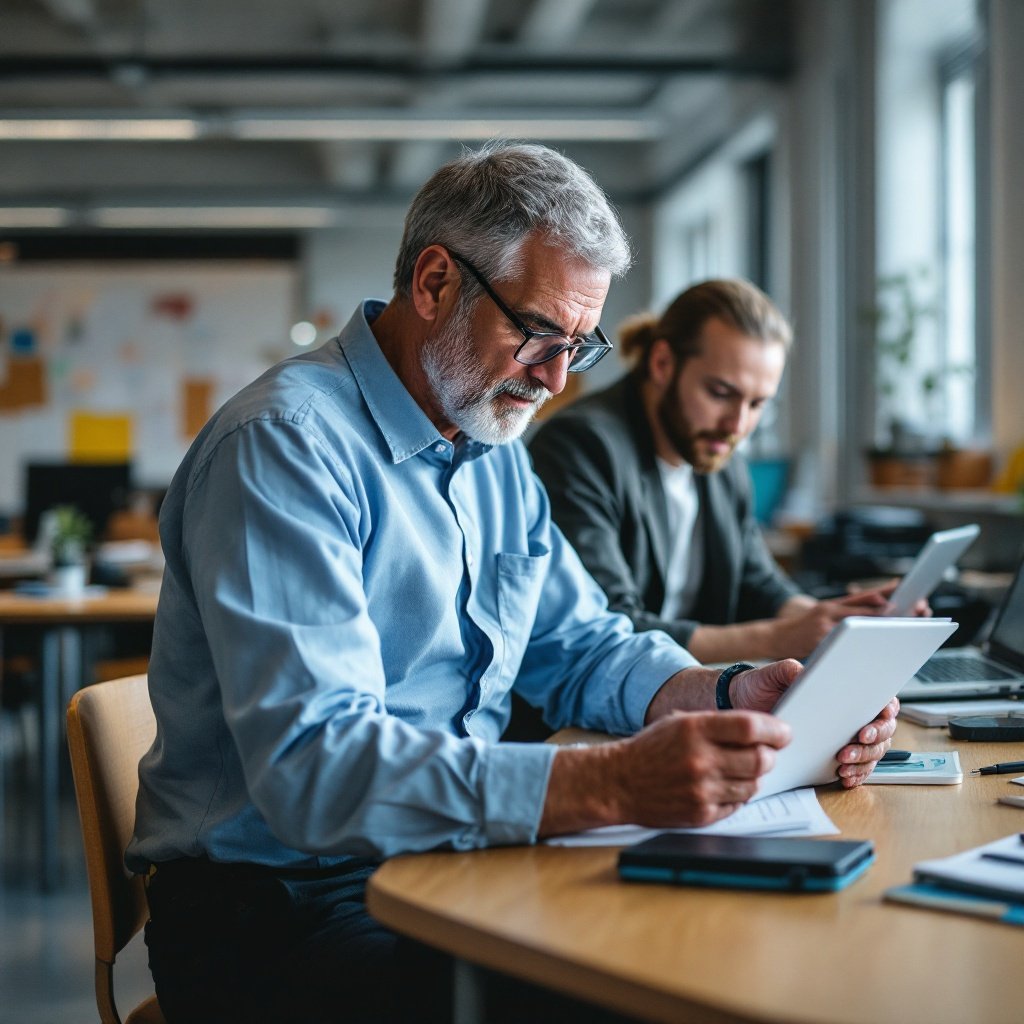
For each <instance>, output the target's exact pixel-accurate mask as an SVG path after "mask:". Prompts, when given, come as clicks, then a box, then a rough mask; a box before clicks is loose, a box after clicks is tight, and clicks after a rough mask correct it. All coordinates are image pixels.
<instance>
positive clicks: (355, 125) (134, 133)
mask: <svg viewBox="0 0 1024 1024" xmlns="http://www.w3.org/2000/svg"><path fill="white" fill-rule="evenodd" d="M663 133H664V125H663V124H662V122H661V121H660V120H658V119H655V118H649V117H646V118H631V117H618V116H609V117H599V116H590V117H587V116H582V117H577V116H575V115H574V114H572V113H566V112H564V111H562V112H559V113H557V114H551V115H549V116H548V117H532V116H528V115H527V116H510V115H504V116H502V115H500V114H498V115H494V116H491V115H488V114H473V115H469V116H466V115H461V114H458V113H453V114H451V115H450V116H445V117H395V116H393V115H392V113H391V112H388V111H384V112H381V114H380V115H376V114H374V113H367V112H366V111H365V110H360V111H359V112H358V113H357V114H353V113H352V112H351V111H345V112H338V113H337V114H333V115H332V114H329V113H326V114H325V113H321V112H318V111H313V112H310V111H305V112H302V111H299V112H295V113H294V114H292V115H291V116H289V115H288V114H287V113H285V114H282V113H281V112H279V111H267V112H249V113H239V114H236V115H234V116H232V115H217V116H206V117H181V116H172V115H170V114H168V115H167V116H165V117H125V116H123V115H117V114H112V115H110V116H104V115H102V114H97V113H95V112H94V113H92V114H89V115H83V116H75V115H74V114H72V113H70V112H62V113H61V114H59V115H54V116H52V117H39V116H36V115H28V114H24V113H22V112H20V111H19V112H18V113H17V115H12V114H8V115H7V116H6V117H5V116H3V115H2V114H0V141H21V142H33V141H34V142H39V141H44V142H45V141H78V142H117V141H122V142H125V141H130V142H146V141H150V142H191V141H193V140H197V139H202V138H228V139H240V140H245V141H268V142H278V141H297V142H316V141H324V142H335V141H364V142H417V141H423V142H435V141H445V140H449V139H454V140H457V141H460V142H471V141H479V140H482V139H489V138H493V137H496V136H500V137H504V138H510V137H511V138H520V139H541V140H548V141H593V142H644V141H647V140H651V139H657V138H659V137H661V135H662V134H663Z"/></svg>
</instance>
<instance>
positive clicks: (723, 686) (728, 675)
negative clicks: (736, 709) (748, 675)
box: [715, 661, 754, 711]
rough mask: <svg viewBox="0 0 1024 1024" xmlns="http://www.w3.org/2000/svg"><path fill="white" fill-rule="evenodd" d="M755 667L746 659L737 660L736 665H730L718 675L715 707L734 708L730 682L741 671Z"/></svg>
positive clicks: (723, 709)
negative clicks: (730, 694)
mask: <svg viewBox="0 0 1024 1024" xmlns="http://www.w3.org/2000/svg"><path fill="white" fill-rule="evenodd" d="M753 667H754V666H753V665H748V664H747V663H746V662H745V661H737V662H736V664H735V665H730V666H729V667H728V668H727V669H725V671H723V672H722V674H721V675H720V676H719V677H718V682H717V683H715V707H717V708H718V710H719V711H731V710H732V701H731V700H729V684H730V683H731V682H732V678H733V676H738V675H739V674H740V673H741V672H747V671H749V670H750V669H752V668H753Z"/></svg>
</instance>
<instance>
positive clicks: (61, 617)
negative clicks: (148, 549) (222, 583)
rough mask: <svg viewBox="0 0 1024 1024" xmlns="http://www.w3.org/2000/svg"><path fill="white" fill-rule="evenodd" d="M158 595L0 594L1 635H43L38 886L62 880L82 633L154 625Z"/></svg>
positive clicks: (80, 681)
mask: <svg viewBox="0 0 1024 1024" xmlns="http://www.w3.org/2000/svg"><path fill="white" fill-rule="evenodd" d="M156 605H157V591H156V590H155V589H152V588H149V589H142V590H108V591H105V592H103V593H100V594H86V595H83V596H82V597H77V598H59V597H35V596H28V595H25V594H19V593H17V592H14V591H2V592H0V630H8V629H16V628H22V629H29V628H33V629H37V630H38V631H39V635H40V677H41V679H40V685H39V688H38V689H37V691H36V702H37V706H38V709H39V883H40V886H41V887H42V888H43V889H44V890H49V889H52V888H53V886H54V885H55V883H56V880H57V864H58V856H57V854H58V849H57V834H58V832H57V830H58V818H59V811H58V780H59V767H60V742H61V736H62V727H63V721H64V715H63V711H64V707H65V706H66V705H67V702H68V701H69V700H70V699H71V695H72V694H73V693H74V692H75V690H77V689H79V688H80V687H81V686H82V685H83V683H84V682H85V680H86V675H85V668H84V666H83V658H82V634H83V632H84V630H86V629H87V628H88V627H90V626H95V625H112V624H119V623H127V622H152V621H153V618H154V616H155V615H156Z"/></svg>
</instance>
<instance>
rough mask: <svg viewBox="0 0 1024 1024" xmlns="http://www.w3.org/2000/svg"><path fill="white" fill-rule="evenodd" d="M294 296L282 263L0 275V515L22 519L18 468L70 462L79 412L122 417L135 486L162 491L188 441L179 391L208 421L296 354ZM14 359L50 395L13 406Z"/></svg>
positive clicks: (24, 269) (114, 266)
mask: <svg viewBox="0 0 1024 1024" xmlns="http://www.w3.org/2000/svg"><path fill="white" fill-rule="evenodd" d="M297 295H298V268H297V267H296V265H294V264H292V263H289V262H285V261H273V262H271V261H259V262H257V261H253V262H248V261H230V262H222V261H209V262H207V261H201V262H181V261H174V262H153V263H145V264H141V265H140V264H137V263H127V264H125V263H92V262H90V263H45V264H43V263H40V264H32V265H15V266H10V267H2V268H0V394H6V395H7V398H8V401H7V402H6V403H0V510H2V511H6V512H10V513H17V512H19V511H20V510H21V508H22V507H23V504H24V495H23V493H22V489H23V479H22V477H23V471H22V465H23V463H24V462H25V461H40V460H42V461H62V460H64V459H66V458H67V457H68V452H69V445H70V438H69V430H70V429H71V423H72V418H73V416H74V414H75V413H83V412H85V413H93V414H109V415H113V416H127V417H128V418H129V419H130V421H131V439H132V440H131V448H132V460H133V464H134V479H135V481H136V482H137V483H138V484H140V485H143V486H153V487H157V486H164V485H166V484H167V483H168V482H169V481H170V479H171V476H172V475H173V473H174V471H175V469H176V468H177V466H178V464H179V462H180V461H181V459H182V457H183V456H184V454H185V451H186V450H187V448H188V444H189V442H190V437H189V434H188V430H187V429H186V427H187V424H186V422H185V413H184V405H185V402H184V393H185V389H186V387H187V386H188V384H189V383H190V382H196V381H199V382H201V383H202V385H203V386H204V388H205V391H204V393H208V394H209V396H210V403H209V404H210V411H211V412H212V411H213V410H215V409H216V408H217V407H219V406H220V405H221V404H223V402H224V401H225V400H226V399H227V398H229V397H230V396H231V395H232V394H234V393H235V392H236V391H238V390H239V389H240V388H241V387H242V386H244V385H245V384H247V383H248V382H249V381H250V380H252V379H253V378H255V377H257V376H258V375H259V374H260V373H262V372H263V371H264V370H265V369H266V368H267V367H269V366H270V365H272V364H273V363H275V362H277V361H279V360H280V359H283V358H286V357H287V356H289V355H292V354H294V353H295V352H297V351H298V350H297V349H296V348H295V346H294V345H292V344H291V342H290V341H289V340H288V331H289V328H290V327H291V325H292V324H293V323H294V322H295V320H296V319H297V318H298V316H297V309H298V302H297ZM16 361H21V362H20V367H21V368H23V367H25V366H26V365H27V363H28V362H31V361H36V362H37V363H39V364H40V372H41V374H42V380H43V391H44V392H45V393H44V394H42V396H41V397H40V396H39V395H35V394H33V395H32V396H30V397H28V398H26V399H25V401H26V402H27V403H28V404H25V405H19V404H18V403H17V402H15V403H13V407H12V403H11V401H10V395H11V389H10V386H8V387H7V390H6V392H5V391H4V386H5V383H7V384H8V385H10V382H11V381H13V380H15V377H14V376H12V369H13V370H18V369H19V367H18V366H14V363H15V362H16Z"/></svg>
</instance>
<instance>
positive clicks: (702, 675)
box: [644, 666, 719, 725]
mask: <svg viewBox="0 0 1024 1024" xmlns="http://www.w3.org/2000/svg"><path fill="white" fill-rule="evenodd" d="M718 675H719V673H718V670H717V669H713V668H702V667H700V666H695V667H694V668H684V669H683V670H682V671H681V672H677V673H676V674H675V675H674V676H671V677H670V678H668V679H667V680H666V681H665V682H664V683H663V684H662V687H661V689H660V690H658V691H657V693H655V695H654V697H653V698H652V699H651V703H650V704H648V705H647V714H646V715H645V716H644V724H645V725H650V724H651V722H654V721H657V719H659V718H664V717H665V715H667V714H670V713H671V712H673V711H713V710H714V707H715V684H716V683H717V682H718Z"/></svg>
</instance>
